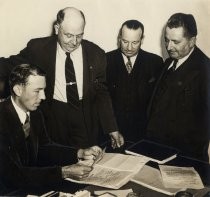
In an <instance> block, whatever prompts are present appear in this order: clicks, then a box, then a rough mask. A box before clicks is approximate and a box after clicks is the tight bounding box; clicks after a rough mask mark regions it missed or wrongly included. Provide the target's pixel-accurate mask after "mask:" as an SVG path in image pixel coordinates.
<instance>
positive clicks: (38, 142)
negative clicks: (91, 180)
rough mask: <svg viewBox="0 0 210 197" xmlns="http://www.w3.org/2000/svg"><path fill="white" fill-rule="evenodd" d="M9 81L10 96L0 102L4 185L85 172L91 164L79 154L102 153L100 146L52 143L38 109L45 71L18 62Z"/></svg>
mask: <svg viewBox="0 0 210 197" xmlns="http://www.w3.org/2000/svg"><path fill="white" fill-rule="evenodd" d="M9 82H10V88H11V95H12V96H11V97H10V98H8V99H7V100H5V101H3V102H1V103H0V125H1V126H0V158H1V162H0V183H3V185H4V186H5V187H6V188H7V189H17V188H24V189H29V188H34V187H40V186H47V185H48V186H49V185H51V184H56V183H59V182H61V180H62V179H63V178H67V177H71V178H76V179H80V178H82V177H86V176H88V174H89V172H90V171H91V170H92V167H90V166H84V165H81V164H79V163H77V162H78V158H83V159H89V160H90V159H91V160H93V159H94V157H98V156H99V155H100V153H101V149H100V148H99V147H96V146H94V147H91V148H89V149H79V150H76V149H75V148H71V147H67V146H62V145H59V144H55V143H53V142H52V141H50V140H49V138H48V136H47V135H46V131H45V125H44V119H43V116H42V113H41V112H40V110H38V109H37V108H38V106H39V105H40V103H41V101H42V100H44V99H45V93H44V89H45V86H46V80H45V73H44V72H43V71H42V70H41V69H39V68H38V67H36V66H33V65H29V64H21V65H18V66H17V67H15V68H14V69H13V71H12V73H11V75H10V80H9ZM40 165H41V166H43V167H41V166H40ZM61 165H62V166H63V167H61ZM44 166H45V167H44ZM0 191H1V192H0V193H1V194H2V192H3V189H2V188H0Z"/></svg>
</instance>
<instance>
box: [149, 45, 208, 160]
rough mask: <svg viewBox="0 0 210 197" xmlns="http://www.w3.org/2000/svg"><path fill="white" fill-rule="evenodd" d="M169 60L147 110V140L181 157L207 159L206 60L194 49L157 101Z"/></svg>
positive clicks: (203, 55)
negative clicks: (165, 145) (180, 152)
mask: <svg viewBox="0 0 210 197" xmlns="http://www.w3.org/2000/svg"><path fill="white" fill-rule="evenodd" d="M171 62H172V59H171V58H169V59H167V60H166V62H165V68H164V71H163V73H162V74H161V77H160V79H159V81H158V83H157V85H156V87H155V90H154V93H153V96H152V99H151V102H150V107H149V109H148V111H149V123H148V137H151V138H153V139H155V140H157V141H159V142H161V143H165V144H167V145H170V146H174V147H176V148H178V149H180V150H181V151H182V152H183V154H186V155H188V156H192V157H196V158H198V159H202V160H207V159H208V157H207V148H208V143H209V128H210V127H209V122H210V121H209V118H210V116H209V113H210V112H209V109H210V108H209V107H210V99H209V98H210V97H209V96H210V60H209V58H208V57H207V56H206V55H205V54H204V53H203V52H202V51H201V50H200V49H198V48H197V47H195V49H194V51H193V52H192V54H191V55H190V56H189V58H188V59H187V60H186V61H185V62H184V63H183V64H182V65H181V66H180V67H179V68H178V69H177V70H176V71H175V72H174V73H173V75H170V77H169V79H168V82H167V83H165V91H164V92H163V93H162V94H161V95H160V96H159V97H158V98H157V93H158V92H159V88H160V86H161V84H163V79H164V75H165V73H166V72H167V70H168V67H169V65H170V64H171Z"/></svg>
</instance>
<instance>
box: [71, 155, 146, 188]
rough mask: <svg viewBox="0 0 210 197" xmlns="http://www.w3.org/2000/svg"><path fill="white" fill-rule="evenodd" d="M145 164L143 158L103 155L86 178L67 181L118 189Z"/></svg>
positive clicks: (144, 158)
mask: <svg viewBox="0 0 210 197" xmlns="http://www.w3.org/2000/svg"><path fill="white" fill-rule="evenodd" d="M147 162H148V158H146V157H144V156H142V157H137V156H132V155H124V154H118V153H104V156H103V158H102V159H101V160H100V161H99V162H98V163H95V164H93V170H92V171H91V173H90V175H89V176H88V177H87V178H84V179H81V180H74V179H70V178H67V180H69V181H72V182H76V183H83V184H91V185H97V186H101V187H106V188H112V189H119V188H120V187H121V186H123V185H124V184H126V183H127V182H128V181H129V180H130V179H131V178H132V177H133V176H134V175H135V174H136V173H137V172H138V171H139V170H140V169H141V168H142V167H143V166H144V165H145V163H147Z"/></svg>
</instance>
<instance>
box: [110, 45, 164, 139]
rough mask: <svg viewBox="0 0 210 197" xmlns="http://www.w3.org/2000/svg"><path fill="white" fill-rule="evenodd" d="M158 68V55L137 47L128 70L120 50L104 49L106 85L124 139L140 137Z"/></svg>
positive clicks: (161, 66) (161, 65) (158, 72)
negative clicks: (133, 59)
mask: <svg viewBox="0 0 210 197" xmlns="http://www.w3.org/2000/svg"><path fill="white" fill-rule="evenodd" d="M162 68H163V60H162V58H161V57H159V56H157V55H155V54H152V53H148V52H146V51H144V50H142V49H140V50H139V52H138V55H137V58H136V61H135V63H134V65H133V69H132V72H131V73H130V74H128V73H127V70H126V67H125V63H124V60H123V56H122V53H121V50H120V49H117V50H114V51H111V52H108V53H107V83H108V88H109V92H110V95H111V99H112V103H113V108H114V112H115V115H116V119H117V123H118V125H119V128H120V130H121V132H122V133H123V134H124V135H125V137H126V139H127V140H131V141H138V140H140V137H143V132H144V130H145V126H146V109H147V105H148V102H149V99H150V96H151V94H152V91H153V87H154V85H155V83H156V81H157V79H158V77H159V74H160V72H161V70H162ZM128 124H130V125H128Z"/></svg>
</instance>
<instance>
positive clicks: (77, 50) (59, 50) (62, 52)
mask: <svg viewBox="0 0 210 197" xmlns="http://www.w3.org/2000/svg"><path fill="white" fill-rule="evenodd" d="M57 51H58V54H59V55H60V56H62V57H65V58H66V52H65V51H64V50H63V49H62V48H61V46H60V44H59V43H57ZM81 52H82V46H81V44H80V45H79V47H78V48H77V49H76V50H74V51H72V52H71V53H70V56H71V57H74V56H77V55H78V54H81Z"/></svg>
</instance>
